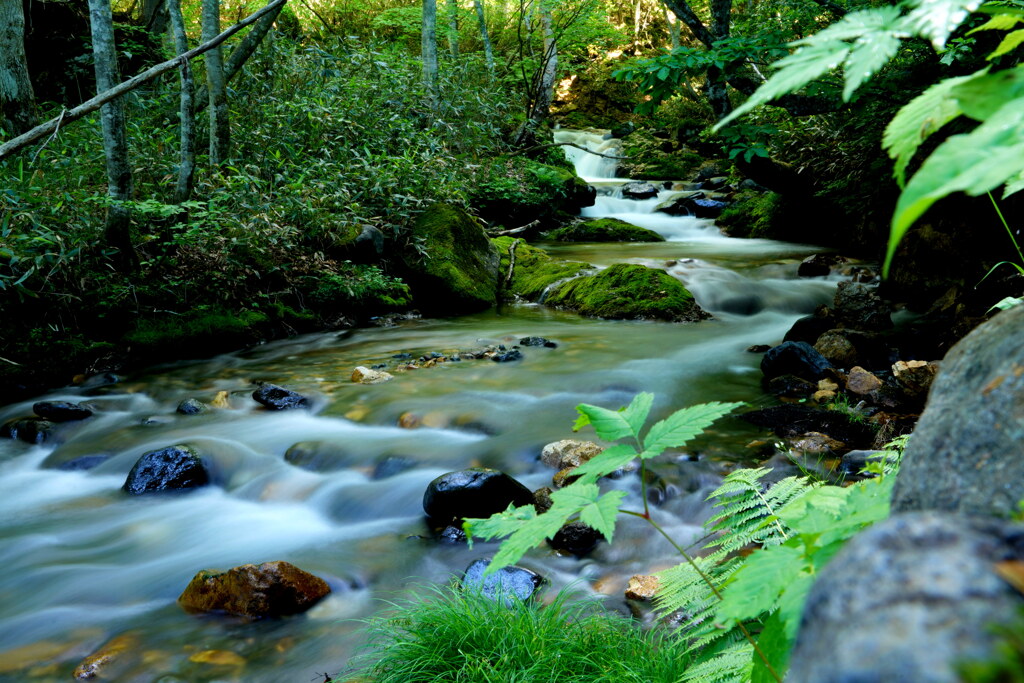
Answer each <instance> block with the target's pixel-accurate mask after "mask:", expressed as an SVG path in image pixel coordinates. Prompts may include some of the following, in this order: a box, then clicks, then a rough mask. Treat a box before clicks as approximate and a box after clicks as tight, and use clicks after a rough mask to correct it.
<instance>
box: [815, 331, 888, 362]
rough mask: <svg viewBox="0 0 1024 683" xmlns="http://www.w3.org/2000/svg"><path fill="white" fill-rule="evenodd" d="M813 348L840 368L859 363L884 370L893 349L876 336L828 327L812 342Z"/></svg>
mask: <svg viewBox="0 0 1024 683" xmlns="http://www.w3.org/2000/svg"><path fill="white" fill-rule="evenodd" d="M814 348H815V349H816V350H817V351H818V352H819V353H820V354H821V355H823V356H824V357H825V358H827V359H828V360H829V361H830V362H831V363H832V364H833V365H835V366H837V367H841V368H852V367H853V366H854V365H860V366H862V367H865V368H868V369H870V370H888V369H889V366H891V365H892V363H893V361H894V360H895V358H896V350H895V349H893V348H891V347H890V346H889V345H888V344H886V343H885V340H884V339H883V338H881V337H880V336H879V335H877V334H874V333H869V332H861V331H859V330H851V329H839V328H836V329H831V330H828V331H827V332H825V333H824V334H822V335H821V336H820V337H818V339H817V341H815V342H814Z"/></svg>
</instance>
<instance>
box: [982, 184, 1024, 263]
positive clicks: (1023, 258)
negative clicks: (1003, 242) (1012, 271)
mask: <svg viewBox="0 0 1024 683" xmlns="http://www.w3.org/2000/svg"><path fill="white" fill-rule="evenodd" d="M988 198H989V200H991V202H992V208H994V209H995V210H996V215H997V216H999V220H1000V221H1001V222H1002V224H1003V227H1004V228H1006V234H1007V235H1009V236H1010V241H1011V242H1013V247H1014V249H1016V250H1017V258H1019V259H1020V262H1021V264H1022V265H1024V253H1021V250H1020V245H1019V244H1017V238H1016V237H1014V236H1013V230H1010V225H1009V223H1007V222H1006V218H1005V217H1004V216H1003V212H1002V211H1001V210H1000V209H999V204H998V203H997V202H996V198H995V197H993V196H992V193H991V192H989V193H988Z"/></svg>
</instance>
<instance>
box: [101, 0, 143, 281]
mask: <svg viewBox="0 0 1024 683" xmlns="http://www.w3.org/2000/svg"><path fill="white" fill-rule="evenodd" d="M89 26H90V29H91V32H92V56H93V65H94V68H95V71H96V92H97V93H101V92H104V91H105V90H108V89H110V88H113V87H114V86H115V85H117V83H118V81H119V80H120V79H119V78H118V71H117V50H116V48H115V46H114V19H113V15H112V13H111V10H110V0H89ZM100 122H101V124H102V127H103V152H104V155H105V157H106V161H107V196H108V197H109V198H110V200H111V202H110V206H109V207H108V208H107V220H106V226H105V237H106V241H107V243H108V244H110V245H111V246H113V247H115V248H116V249H117V250H118V256H119V262H120V266H121V267H122V268H124V269H131V268H134V267H135V266H136V265H137V258H136V255H135V248H134V246H133V245H132V237H131V221H132V216H131V209H130V208H129V207H128V204H127V202H129V201H130V200H131V198H132V190H133V187H132V184H133V183H132V168H131V165H130V164H129V163H128V135H127V131H126V129H125V112H124V100H114V101H112V102H107V103H106V104H104V105H103V107H101V108H100Z"/></svg>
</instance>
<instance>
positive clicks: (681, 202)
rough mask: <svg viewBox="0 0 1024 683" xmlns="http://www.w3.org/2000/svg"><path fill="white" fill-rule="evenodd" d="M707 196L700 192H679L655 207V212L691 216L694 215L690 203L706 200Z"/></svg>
mask: <svg viewBox="0 0 1024 683" xmlns="http://www.w3.org/2000/svg"><path fill="white" fill-rule="evenodd" d="M706 198H707V195H706V194H704V193H703V192H701V191H700V190H694V191H691V192H679V193H677V194H674V195H672V196H671V197H669V198H668V199H666V200H665V201H663V202H662V203H660V204H658V205H657V206H656V207H654V210H655V211H659V212H661V213H667V214H668V215H670V216H689V215H691V214H692V213H693V211H692V210H691V208H690V202H691V201H693V200H695V199H706Z"/></svg>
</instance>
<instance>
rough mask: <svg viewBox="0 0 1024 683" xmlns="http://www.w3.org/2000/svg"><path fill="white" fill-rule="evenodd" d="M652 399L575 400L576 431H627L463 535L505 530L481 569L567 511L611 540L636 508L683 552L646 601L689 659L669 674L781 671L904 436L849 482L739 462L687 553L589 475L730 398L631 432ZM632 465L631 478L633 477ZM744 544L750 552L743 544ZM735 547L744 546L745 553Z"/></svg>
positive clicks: (668, 441)
mask: <svg viewBox="0 0 1024 683" xmlns="http://www.w3.org/2000/svg"><path fill="white" fill-rule="evenodd" d="M653 400H654V397H653V396H652V395H651V394H639V395H637V396H636V397H635V398H634V399H633V401H632V402H631V403H630V405H629V406H627V407H625V408H623V409H621V410H619V411H612V410H607V409H604V408H599V407H596V406H591V405H586V404H584V405H580V406H578V408H577V410H578V411H579V413H580V418H579V420H577V422H576V429H580V428H582V427H583V426H586V425H588V424H589V425H592V426H593V427H594V430H595V431H596V432H597V435H598V436H599V437H600V438H602V439H604V440H607V441H619V440H622V439H629V440H631V441H633V443H635V444H636V447H634V446H633V445H632V444H619V445H616V446H612V447H611V448H608V449H607V450H605V451H604V452H603V453H601V454H600V455H598V456H597V457H595V458H593V459H592V460H590V461H589V462H587V463H584V464H583V465H581V466H580V467H579V468H577V469H576V470H574V473H575V474H579V475H580V478H579V479H578V480H577V481H575V482H574V483H572V484H570V485H569V486H566V487H565V488H563V489H561V490H559V491H556V492H554V493H553V494H552V496H551V498H552V501H553V503H554V505H553V506H552V508H551V509H550V510H549V511H548V512H545V513H543V514H537V513H536V511H535V510H534V508H533V507H532V506H524V507H520V508H516V507H512V506H510V507H509V509H508V510H506V511H504V512H501V513H498V514H496V515H492V516H491V517H490V518H488V519H469V520H466V524H465V528H466V531H467V536H469V537H472V536H474V535H475V536H478V537H482V538H486V539H491V538H496V537H499V536H506V535H507V536H508V537H509V538H508V539H506V540H505V541H504V542H503V543H502V544H501V547H500V549H499V550H498V553H497V554H496V555H495V557H494V560H493V561H492V562H491V565H490V568H489V570H488V571H497V569H498V568H500V567H502V566H506V565H508V564H511V563H513V562H516V561H517V560H519V559H520V558H521V557H522V556H523V554H524V553H526V552H527V551H528V550H529V549H530V548H533V547H534V546H536V545H539V544H540V543H542V542H544V540H545V539H547V538H550V537H551V536H553V535H554V534H555V533H556V532H557V531H558V530H559V529H560V528H561V526H562V525H563V524H564V523H565V522H566V521H568V520H570V519H572V518H578V519H580V520H581V521H583V522H584V523H585V524H589V525H590V526H593V527H594V528H595V529H597V530H598V531H601V533H603V534H604V535H605V536H606V538H607V539H608V540H609V541H611V540H612V534H613V532H614V529H615V520H616V518H617V516H618V514H620V513H622V514H631V515H636V516H639V517H643V518H645V519H647V520H648V522H649V523H650V524H651V525H652V526H653V527H654V528H655V529H656V530H657V531H658V532H659V533H661V534H662V535H663V536H665V537H666V538H667V539H668V540H669V542H670V543H672V545H673V546H674V547H675V548H676V549H677V550H678V551H679V553H680V554H681V555H682V556H683V558H684V562H682V563H681V564H679V565H677V566H675V567H673V568H671V569H668V570H665V571H663V572H661V573H660V574H659V575H658V576H659V579H660V580H661V588H660V590H659V593H658V595H657V597H656V605H657V608H658V610H659V611H660V612H662V613H663V614H669V613H676V616H677V619H676V621H677V622H678V623H680V624H681V628H682V629H683V631H684V634H685V636H686V638H685V642H686V643H687V644H688V650H689V652H690V653H691V655H692V657H693V661H692V664H691V666H689V667H688V668H687V670H686V671H685V672H684V673H683V674H682V677H681V678H680V679H679V680H682V681H701V682H702V683H714V682H716V681H723V682H724V681H748V680H752V681H755V682H760V681H781V680H782V677H783V676H784V675H785V671H786V667H787V664H788V659H789V653H790V651H791V649H792V646H793V643H794V642H795V638H796V634H797V627H798V625H799V619H800V614H801V612H802V610H803V604H804V601H805V599H806V596H807V592H808V591H809V590H810V587H811V585H812V584H813V582H814V579H815V577H816V575H817V573H818V572H819V571H820V570H821V568H822V567H823V566H824V565H825V564H826V563H827V562H828V560H829V559H831V558H832V556H833V555H834V554H835V553H836V552H837V551H838V550H839V549H840V548H841V547H842V545H843V544H844V543H845V542H846V541H847V540H848V539H849V538H850V537H852V536H853V535H854V534H856V533H857V532H858V531H860V530H861V529H863V528H864V527H866V526H869V525H870V524H872V523H874V522H876V521H878V520H880V519H884V518H885V517H886V516H888V514H889V500H890V497H891V490H892V485H893V482H894V480H895V477H893V476H891V475H892V472H893V471H894V461H896V462H897V463H898V456H899V452H901V451H902V446H903V443H900V444H897V445H895V446H893V448H894V449H895V450H894V451H886V452H885V453H883V455H882V456H881V458H880V461H879V464H878V465H877V466H874V465H873V466H872V468H873V469H871V470H870V472H869V474H875V475H878V476H876V478H874V479H868V480H865V481H862V482H858V483H856V484H853V485H852V486H849V487H840V486H826V485H821V484H820V483H817V482H812V481H810V480H809V479H807V478H806V477H797V476H794V477H787V478H784V479H782V480H780V481H777V482H775V483H774V484H772V485H770V486H769V485H766V484H765V482H764V480H765V478H766V477H768V475H769V474H770V473H771V470H770V469H767V468H757V469H741V470H737V471H736V472H733V473H732V474H730V475H729V476H727V477H726V478H725V480H724V481H723V483H722V485H721V486H720V487H719V488H718V489H717V490H716V491H714V492H713V493H712V494H711V496H710V497H709V498H711V499H715V500H716V502H715V506H716V507H717V508H718V512H717V514H715V515H714V516H713V517H712V518H711V519H709V520H708V521H707V523H706V524H705V527H706V528H707V530H708V532H709V534H711V535H712V536H713V538H712V540H711V541H710V542H708V543H707V546H706V549H705V551H704V552H705V554H704V555H703V556H700V557H693V556H691V555H690V554H688V553H687V552H686V550H684V549H683V548H682V547H680V546H679V545H678V544H676V543H675V541H674V540H673V539H672V538H670V537H669V536H668V535H667V534H666V533H665V531H664V530H663V529H662V528H661V527H660V526H659V525H658V524H657V523H656V522H654V520H652V519H651V517H650V513H649V510H648V509H647V507H646V506H647V501H646V498H647V496H646V491H644V492H643V494H644V496H643V497H644V506H645V507H644V511H643V512H637V511H631V510H623V509H620V508H619V504H620V503H621V501H622V499H623V497H624V496H625V493H624V492H622V491H615V490H612V491H609V492H607V493H605V494H603V495H602V494H601V492H600V490H599V488H598V486H597V479H599V478H600V477H602V476H605V475H607V474H610V473H612V472H614V471H616V470H618V469H620V468H622V467H624V466H625V465H627V464H629V463H630V462H631V461H632V460H634V459H635V458H638V457H639V458H640V462H641V468H642V469H643V468H644V463H645V462H646V461H647V460H650V459H651V458H654V457H657V456H658V455H660V454H661V453H662V452H664V451H665V450H666V449H667V448H671V447H678V446H680V445H682V444H684V443H686V442H687V441H689V440H690V439H692V438H693V437H694V436H697V435H698V434H700V433H701V432H702V431H703V430H704V429H705V428H706V427H707V426H709V425H710V424H711V423H712V422H714V421H715V420H716V419H718V418H719V417H721V416H723V415H725V414H726V413H728V412H730V411H731V410H733V409H735V408H736V407H737V406H738V405H739V404H736V403H709V404H704V405H698V406H692V407H690V408H685V409H683V410H680V411H677V412H676V413H674V414H672V415H671V416H670V417H668V418H667V419H665V420H663V421H661V422H658V423H656V424H655V425H653V426H652V427H651V428H650V429H649V430H647V432H646V434H643V435H642V434H641V432H642V428H643V425H644V422H645V421H646V418H647V415H648V413H649V412H650V408H651V405H652V404H653ZM643 475H644V472H643V471H641V481H644V479H645V478H644V476H643ZM748 551H749V552H748ZM744 553H746V554H744Z"/></svg>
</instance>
